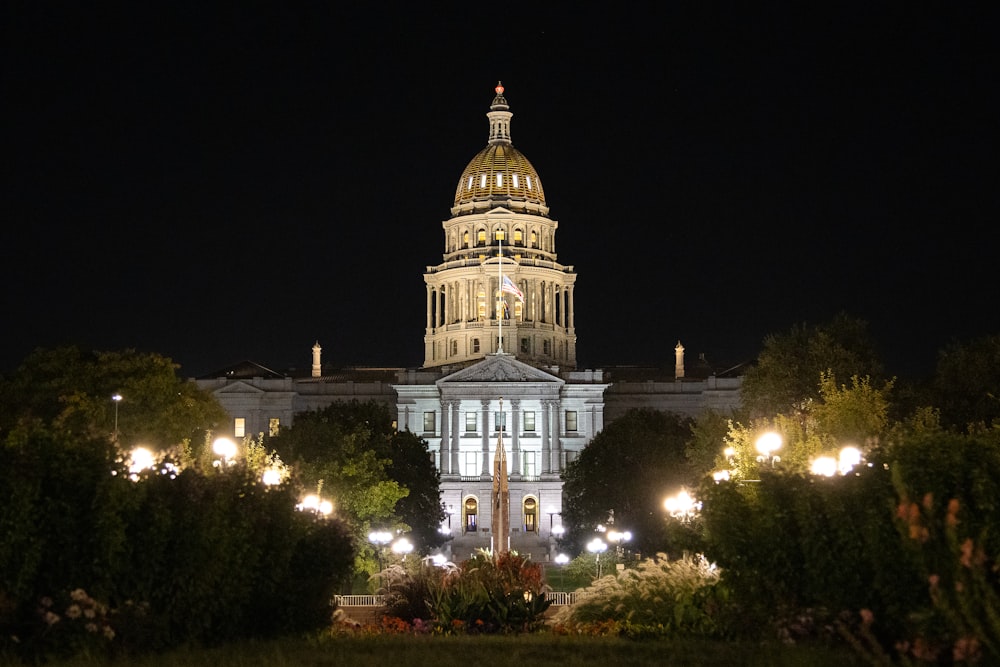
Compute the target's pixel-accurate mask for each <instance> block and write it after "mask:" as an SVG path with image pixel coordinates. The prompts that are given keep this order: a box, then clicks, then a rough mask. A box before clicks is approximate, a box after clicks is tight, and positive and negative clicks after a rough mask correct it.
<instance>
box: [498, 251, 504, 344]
mask: <svg viewBox="0 0 1000 667" xmlns="http://www.w3.org/2000/svg"><path fill="white" fill-rule="evenodd" d="M497 242H498V243H499V244H500V251H499V254H498V255H497V260H498V261H497V289H499V290H500V304H499V305H500V312H498V313H497V335H498V337H499V342H498V343H497V352H498V353H500V354H503V304H504V298H503V232H502V231H501V232H500V234H499V235H498V236H497Z"/></svg>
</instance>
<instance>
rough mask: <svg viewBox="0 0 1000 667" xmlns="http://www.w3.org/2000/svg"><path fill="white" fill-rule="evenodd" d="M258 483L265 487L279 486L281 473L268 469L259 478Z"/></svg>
mask: <svg viewBox="0 0 1000 667" xmlns="http://www.w3.org/2000/svg"><path fill="white" fill-rule="evenodd" d="M260 481H262V482H263V483H264V484H266V485H267V486H276V485H278V484H281V471H280V470H277V469H275V468H268V469H267V470H265V471H264V473H263V474H262V475H261V476H260Z"/></svg>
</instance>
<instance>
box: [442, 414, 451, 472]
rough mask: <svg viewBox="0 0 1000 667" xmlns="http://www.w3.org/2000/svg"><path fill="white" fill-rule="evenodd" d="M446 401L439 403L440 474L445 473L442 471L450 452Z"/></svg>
mask: <svg viewBox="0 0 1000 667" xmlns="http://www.w3.org/2000/svg"><path fill="white" fill-rule="evenodd" d="M448 403H449V402H448V401H445V400H442V401H441V445H440V447H439V449H440V450H441V452H440V454H441V468H442V470H441V472H447V471H445V470H444V467H445V465H446V463H445V462H446V461H448V460H449V459H450V457H449V454H450V452H451V438H450V437H448V426H449V424H448V421H449V420H448V407H449V405H448Z"/></svg>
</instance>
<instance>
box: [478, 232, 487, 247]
mask: <svg viewBox="0 0 1000 667" xmlns="http://www.w3.org/2000/svg"><path fill="white" fill-rule="evenodd" d="M476 245H486V230H485V229H480V230H479V231H478V232H476Z"/></svg>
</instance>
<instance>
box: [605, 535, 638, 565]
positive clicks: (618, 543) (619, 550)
mask: <svg viewBox="0 0 1000 667" xmlns="http://www.w3.org/2000/svg"><path fill="white" fill-rule="evenodd" d="M631 539H632V533H630V532H628V531H627V530H626V531H625V532H620V531H617V530H610V531H608V541H610V542H614V544H615V558H616V559H619V560H624V559H625V548H624V547H623V546H622V542H628V541H629V540H631Z"/></svg>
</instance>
